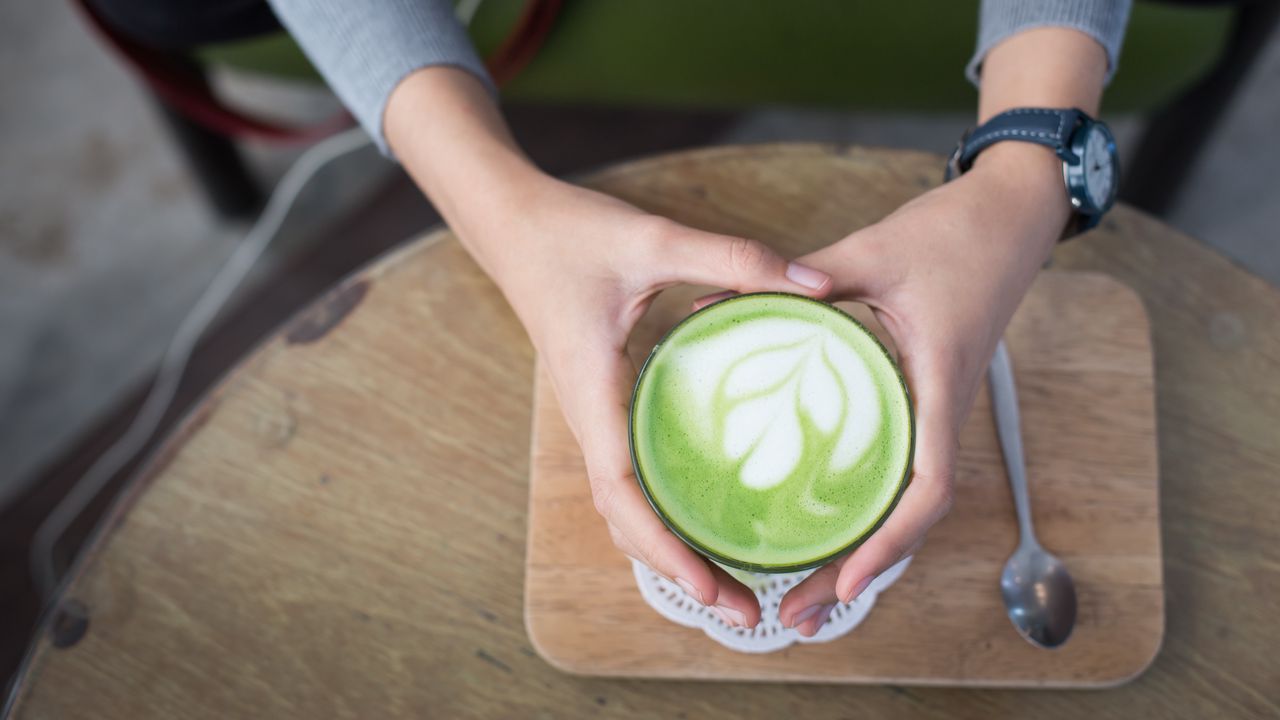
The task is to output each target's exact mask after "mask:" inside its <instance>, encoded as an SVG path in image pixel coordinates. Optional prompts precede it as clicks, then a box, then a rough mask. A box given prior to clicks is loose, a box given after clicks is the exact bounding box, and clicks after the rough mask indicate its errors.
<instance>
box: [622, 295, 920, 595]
mask: <svg viewBox="0 0 1280 720" xmlns="http://www.w3.org/2000/svg"><path fill="white" fill-rule="evenodd" d="M752 297H783V298H788V299H795V300H804V301H806V302H810V303H814V304H816V305H820V306H822V307H823V308H826V309H828V310H833V311H835V312H836V313H839V314H840V315H841V316H843V317H844V318H845V319H846V320H848V321H849V322H851V323H853V324H854V325H856V326H857V327H858V329H860V330H861V331H862V332H863V333H865V334H866V335H867V337H869V338H871V341H872V342H873V343H875V346H876V347H877V348H878V349H879V350H880V353H881V354H882V355H884V358H885V359H886V360H888V361H889V366H890V367H892V368H893V371H894V374H895V375H896V376H897V378H898V386H899V388H901V390H902V394H903V397H904V398H906V401H907V462H906V465H905V466H903V470H902V477H900V478H898V481H897V483H898V491H897V492H896V493H895V494H894V496H893V499H892V500H890V501H889V504H888V505H886V506H885V509H884V511H883V512H882V513H881V514H880V516H879V517H878V518H877V519H876V522H875V523H874V524H872V526H871V527H870V528H868V529H867V530H866V532H864V533H862V534H861V535H859V536H858V537H856V538H854V539H853V540H851V541H850V542H849V543H848V544H846V545H844V546H843V547H841V548H839V549H838V550H835V551H833V552H831V553H828V554H826V555H824V556H822V557H819V558H816V559H813V560H806V561H804V562H800V563H792V564H787V565H768V564H761V563H751V562H747V561H744V560H738V559H736V558H731V557H728V556H725V555H723V554H721V553H718V552H716V551H715V550H712V549H711V548H709V547H706V546H705V545H703V544H702V543H700V542H698V541H697V540H696V539H695V538H694V537H693V536H692V535H690V534H689V533H687V532H685V530H684V529H683V528H681V527H680V525H679V524H678V523H676V522H675V521H674V520H672V519H671V518H670V517H668V516H667V513H666V512H664V511H663V509H662V507H661V505H660V504H659V503H658V501H657V499H656V498H654V495H653V492H652V491H651V490H650V489H649V483H648V482H647V481H646V480H645V478H644V472H643V471H642V470H641V469H640V459H639V457H637V454H636V399H637V398H638V397H639V394H640V383H641V381H642V380H643V379H644V376H645V372H646V371H648V369H649V364H650V363H651V362H653V359H654V357H655V356H657V354H658V352H659V351H660V350H661V349H662V347H663V346H664V345H665V344H666V343H667V341H668V340H670V339H671V337H672V336H673V335H674V334H675V333H676V332H677V331H679V330H680V328H681V327H683V326H684V325H685V323H688V322H689V321H690V320H692V319H693V318H695V317H697V316H699V315H701V314H703V313H705V312H707V311H709V310H710V309H711V308H714V307H718V306H720V305H723V304H725V303H731V302H734V301H737V300H742V299H743V298H752ZM627 445H628V450H629V452H630V454H631V468H632V471H633V472H634V473H635V476H636V481H637V482H638V483H639V485H640V491H641V492H642V493H644V497H645V500H647V501H648V502H649V507H651V508H653V511H654V513H655V514H657V516H658V519H660V520H661V521H662V524H663V525H665V526H666V527H667V529H668V530H670V531H671V532H673V533H675V535H676V537H678V538H680V540H681V542H683V543H684V544H686V545H688V546H689V547H691V548H693V550H694V551H695V552H697V553H699V554H700V555H703V556H704V557H707V558H709V559H710V560H712V561H714V562H716V563H719V564H721V565H724V566H727V567H730V568H734V569H736V570H745V571H747V572H754V573H771V574H772V573H788V572H800V571H803V570H811V569H813V568H817V567H821V566H823V565H826V564H827V563H829V562H831V561H832V560H834V559H836V558H838V557H840V556H842V555H845V554H847V553H850V552H852V551H854V550H856V549H857V548H858V547H859V546H860V545H862V544H863V543H864V542H866V541H867V539H868V538H870V537H871V536H872V535H874V534H875V532H876V531H877V530H879V529H880V528H881V526H883V525H884V523H885V521H886V520H888V519H889V516H890V515H892V514H893V511H894V509H895V508H896V507H897V506H898V502H899V501H900V500H901V499H902V495H903V493H905V492H906V490H907V487H908V486H909V485H910V484H911V471H912V467H913V466H914V464H915V446H916V419H915V405H914V403H913V402H912V397H911V390H910V388H908V387H907V381H906V378H905V377H903V375H902V368H901V367H899V366H898V363H897V362H896V361H895V360H894V359H893V356H892V355H890V354H889V350H888V348H886V347H885V346H884V343H882V342H880V338H878V337H876V335H875V333H873V332H871V331H870V330H868V329H867V326H865V325H863V324H862V323H861V322H859V321H858V319H857V318H855V317H854V316H852V315H850V314H849V313H847V312H845V311H844V310H842V309H840V308H839V307H836V306H835V305H834V304H833V303H829V302H826V301H825V300H818V299H816V298H811V297H808V296H805V295H798V294H796V293H789V292H780V291H763V292H750V293H741V294H738V295H731V296H729V297H727V298H723V299H721V300H717V301H716V302H713V303H710V304H708V305H705V306H703V307H701V308H698V309H697V310H695V311H693V312H692V313H689V314H688V315H686V316H685V317H684V318H683V319H681V320H680V322H678V323H676V324H675V325H673V326H672V327H671V329H670V330H667V331H666V332H665V333H663V335H662V338H661V339H659V340H658V342H657V343H655V344H654V346H653V349H651V350H650V351H649V355H648V356H647V357H646V358H645V360H644V363H643V364H642V365H641V366H640V370H639V371H638V372H637V373H636V382H635V385H634V386H633V387H632V389H631V407H630V409H629V410H628V412H627Z"/></svg>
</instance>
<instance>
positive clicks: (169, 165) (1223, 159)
mask: <svg viewBox="0 0 1280 720" xmlns="http://www.w3.org/2000/svg"><path fill="white" fill-rule="evenodd" d="M224 82H228V83H231V84H232V85H234V87H233V88H232V90H233V91H234V92H235V93H236V96H237V97H238V98H241V99H245V100H247V101H248V102H249V103H250V104H254V103H255V102H256V103H257V104H258V105H262V104H263V100H265V99H269V100H270V105H271V106H272V107H280V106H286V107H289V108H292V109H294V110H295V111H296V113H297V114H298V115H299V116H307V117H312V116H316V115H322V114H324V113H325V112H327V111H329V110H331V109H332V108H333V101H332V99H331V98H329V97H328V96H327V95H325V94H323V93H314V92H297V91H295V92H291V93H289V94H288V95H287V96H286V97H284V100H283V101H282V100H281V98H282V95H281V93H285V92H286V91H285V90H282V89H281V88H278V87H275V86H272V85H270V84H266V85H264V84H261V83H253V82H248V81H246V80H244V79H239V80H238V81H237V80H236V79H234V78H232V79H228V80H225V81H224ZM0 95H2V96H3V97H4V98H5V102H4V105H3V109H0V157H3V158H4V162H3V165H2V166H0V506H3V504H4V502H5V499H6V497H7V496H9V495H11V494H12V493H13V492H16V490H17V489H18V488H19V487H20V486H21V485H22V484H23V481H24V479H26V478H30V477H32V476H33V473H34V472H35V471H36V470H37V469H38V468H39V467H41V466H42V465H43V464H45V463H47V462H49V460H50V459H51V458H53V457H56V456H57V454H58V453H59V451H60V450H62V449H63V448H65V447H66V445H67V444H68V443H69V442H70V441H71V440H73V439H74V438H75V437H76V435H77V433H78V432H81V431H82V430H83V429H84V428H85V427H86V426H87V425H88V424H89V423H91V422H92V421H93V420H94V419H95V418H97V417H98V416H99V415H100V413H102V412H103V411H105V410H106V409H108V408H110V407H111V406H112V404H113V402H115V401H116V400H117V399H118V398H119V397H120V396H121V393H122V392H124V391H126V390H127V389H128V388H131V387H133V386H134V385H135V384H136V383H137V382H138V381H139V380H140V379H141V378H143V377H145V375H146V373H147V372H148V371H149V370H150V369H151V368H152V367H153V365H154V363H155V362H156V360H157V358H158V357H159V355H160V353H161V352H162V350H163V348H164V346H165V343H166V342H167V340H168V338H169V336H170V334H171V333H172V332H173V329H174V328H175V327H176V324H177V323H178V321H179V320H180V319H181V317H182V316H183V314H184V312H185V311H186V309H187V308H188V306H189V305H190V304H191V302H193V300H194V299H195V297H196V296H197V295H198V293H199V292H200V291H201V290H202V289H203V288H204V285H205V283H206V282H207V281H208V279H209V278H210V277H211V276H212V274H213V273H214V271H215V270H216V269H217V267H218V265H219V264H220V263H221V262H222V261H223V260H224V259H225V258H226V257H227V256H228V254H229V253H230V251H231V250H232V249H233V248H234V246H235V243H236V241H237V240H238V238H239V237H240V236H241V233H242V232H243V228H242V227H238V226H229V225H225V224H220V223H218V222H217V221H216V220H215V218H214V217H212V215H211V214H210V213H209V211H208V210H207V209H206V208H205V206H204V204H203V202H202V198H201V197H200V196H199V194H198V192H197V189H196V188H195V187H194V186H193V184H192V181H191V180H190V178H189V177H188V175H187V174H186V172H185V170H184V168H183V167H182V165H181V163H180V161H179V159H178V157H177V156H176V154H175V153H174V151H173V147H172V145H171V143H170V141H169V138H168V136H167V135H166V133H165V131H164V128H163V127H162V126H161V125H160V124H159V122H158V120H157V116H156V114H155V113H154V112H153V108H152V107H151V106H150V104H149V100H148V99H147V97H146V96H145V94H144V93H142V92H141V91H140V90H139V88H138V85H137V83H136V82H135V81H134V80H133V78H131V77H130V76H129V75H128V74H127V73H126V72H125V70H124V69H122V67H121V66H120V64H119V63H118V62H117V61H116V59H115V58H114V57H111V56H110V55H109V54H108V53H107V52H105V51H104V50H103V49H102V48H101V46H100V45H99V43H98V42H97V41H96V40H95V39H93V38H91V37H89V36H88V34H87V33H86V29H85V28H84V27H83V24H82V23H81V22H80V19H79V18H78V17H76V16H75V14H74V12H73V10H72V9H71V8H70V7H69V4H68V3H62V2H52V3H16V2H10V3H4V4H0ZM1277 117H1280V42H1277V41H1273V42H1272V44H1271V46H1270V48H1269V50H1268V52H1267V55H1266V57H1265V58H1264V60H1263V62H1262V63H1260V64H1259V66H1258V67H1257V69H1256V71H1255V72H1254V73H1253V75H1252V76H1251V77H1250V78H1249V81H1248V86H1247V87H1246V89H1245V92H1244V94H1243V95H1242V101H1241V102H1240V103H1239V106H1238V107H1235V108H1232V109H1231V111H1230V115H1229V117H1228V118H1227V121H1226V123H1225V124H1224V125H1223V128H1222V132H1221V133H1220V134H1219V136H1218V137H1217V138H1216V140H1215V141H1214V142H1213V143H1212V144H1211V145H1210V147H1209V148H1208V149H1207V152H1206V153H1205V155H1204V156H1203V158H1202V159H1201V162H1200V163H1199V165H1198V167H1197V169H1196V171H1195V177H1194V178H1193V181H1192V182H1191V183H1190V184H1189V186H1188V187H1187V188H1186V191H1185V192H1184V194H1183V196H1182V198H1181V199H1180V202H1179V203H1178V205H1177V209H1176V210H1175V211H1174V212H1173V213H1172V214H1171V216H1170V218H1169V221H1170V222H1171V223H1173V224H1174V225H1176V226H1178V227H1180V228H1182V229H1184V230H1186V231H1187V232H1190V233H1192V234H1194V235H1197V236H1199V237H1201V238H1203V239H1204V240H1206V241H1207V242H1209V243H1211V244H1213V245H1214V246H1216V247H1217V248H1219V249H1220V250H1221V251H1222V252H1224V253H1225V254H1227V255H1228V256H1230V257H1232V258H1234V259H1235V260H1237V261H1238V262H1240V263H1241V264H1243V265H1245V266H1246V267H1249V268H1251V269H1252V270H1253V271H1254V272H1256V273H1258V274H1260V275H1262V276H1264V277H1266V278H1268V279H1269V280H1271V282H1273V283H1277V284H1280V243H1278V242H1277V232H1276V230H1275V228H1276V227H1277V226H1280V175H1278V174H1277V173H1276V172H1275V168H1276V167H1280V143H1276V142H1274V140H1272V139H1271V138H1270V137H1268V134H1269V133H1274V124H1275V118H1277ZM1117 120H1118V121H1119V122H1118V124H1119V125H1120V126H1121V128H1122V130H1123V131H1124V132H1123V133H1122V134H1121V142H1122V143H1123V141H1124V139H1125V138H1126V137H1132V135H1133V133H1134V132H1135V130H1136V128H1137V124H1136V122H1134V121H1133V120H1132V119H1125V118H1119V119H1117ZM967 122H968V119H967V118H966V117H959V116H957V117H949V118H948V117H944V118H923V117H889V118H885V117H879V118H867V117H855V116H850V115H847V114H833V113H817V112H797V111H784V110H768V111H760V112H753V113H749V114H746V115H744V116H743V117H742V118H741V120H740V121H738V122H737V123H736V125H734V126H733V127H732V128H731V129H730V130H729V131H728V132H726V133H725V134H724V136H723V138H722V140H723V141H724V142H752V141H761V140H788V139H818V140H835V141H842V142H857V143H863V144H871V145H888V146H900V147H918V148H924V149H930V150H935V151H938V152H945V151H947V150H949V149H950V147H951V145H952V143H953V142H954V138H955V137H956V136H957V135H958V133H959V132H960V131H961V130H962V129H963V128H964V127H965V126H966V124H967ZM249 149H250V154H251V158H252V161H253V164H254V167H255V168H256V169H257V170H258V171H260V172H261V174H262V176H263V178H264V179H265V180H267V181H273V180H274V179H276V178H278V177H279V176H280V174H281V173H282V172H283V170H284V168H285V167H286V166H287V164H288V163H289V162H290V161H291V160H292V159H293V158H294V157H295V156H296V151H295V150H290V149H279V148H263V147H254V146H250V148H249ZM388 170H389V168H388V167H387V166H386V165H385V164H384V163H383V162H382V161H381V160H380V159H378V158H376V157H375V156H373V155H372V154H366V155H365V156H363V157H359V158H355V159H353V160H352V161H351V162H350V163H348V164H346V165H345V166H344V167H343V168H341V169H338V170H336V171H335V177H330V178H328V179H327V180H325V181H322V182H320V183H319V184H318V187H316V188H313V189H312V190H310V191H309V192H308V195H307V198H306V199H304V202H306V203H307V208H309V209H307V208H304V209H302V210H300V211H299V212H296V213H294V215H293V216H292V221H291V223H290V228H289V231H288V234H289V235H290V236H291V237H297V238H301V237H305V235H306V232H305V230H306V226H307V225H314V224H315V223H317V222H322V221H323V218H324V217H326V216H327V214H332V213H336V212H340V211H341V208H343V207H347V206H349V205H351V204H353V203H358V202H360V200H361V193H360V190H362V189H363V188H368V187H373V186H375V185H376V184H377V183H376V182H373V181H371V180H370V178H376V177H378V176H380V175H382V174H385V173H386V172H388ZM353 188H354V189H355V190H353ZM284 245H285V246H287V245H288V242H286V243H284Z"/></svg>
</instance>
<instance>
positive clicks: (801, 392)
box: [716, 328, 848, 490]
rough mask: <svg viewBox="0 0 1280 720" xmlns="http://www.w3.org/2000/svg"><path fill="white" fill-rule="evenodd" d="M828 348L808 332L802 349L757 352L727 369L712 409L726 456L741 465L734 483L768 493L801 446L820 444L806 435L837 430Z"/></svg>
mask: <svg viewBox="0 0 1280 720" xmlns="http://www.w3.org/2000/svg"><path fill="white" fill-rule="evenodd" d="M820 329H821V328H817V329H816V330H820ZM830 342H833V340H831V339H829V338H827V337H825V335H824V334H823V333H821V332H816V331H815V332H814V333H813V334H812V335H811V336H810V337H809V338H807V339H805V340H804V341H802V342H798V343H795V344H792V345H789V346H786V347H783V348H764V349H761V350H756V351H754V352H751V353H749V354H748V355H746V356H745V357H743V358H741V359H740V360H738V361H737V362H735V363H734V364H733V365H731V366H729V370H728V375H727V377H726V378H725V379H724V381H723V383H722V388H723V395H724V396H725V397H723V398H719V399H718V400H719V402H718V403H716V404H718V405H722V406H723V407H726V408H728V412H727V413H725V414H724V415H723V427H721V428H720V433H721V436H722V437H723V438H724V442H723V445H724V451H725V454H726V455H727V456H728V457H729V458H730V459H732V460H744V462H743V463H742V467H741V469H740V470H739V472H738V478H739V480H740V481H741V482H742V484H743V485H745V486H746V487H749V488H752V489H755V490H767V489H769V488H771V487H773V486H775V485H777V484H778V483H781V482H782V481H784V480H786V479H787V478H788V477H790V476H791V475H792V474H793V473H794V472H795V471H796V468H797V466H798V465H799V464H800V460H801V458H802V457H803V454H804V450H805V448H806V447H809V448H815V447H822V446H823V445H826V444H827V442H825V440H826V438H823V437H810V436H813V435H815V434H816V435H820V436H821V435H831V434H832V433H834V432H837V431H839V430H841V429H842V426H843V424H844V421H845V419H846V416H847V401H846V390H845V387H844V385H843V383H842V382H841V381H840V379H839V378H838V377H837V376H836V371H835V369H834V368H833V366H832V363H831V360H830V358H829V356H828V353H827V349H826V345H827V344H828V343H830ZM801 415H803V416H804V418H805V420H807V422H802V420H801ZM846 454H848V453H846Z"/></svg>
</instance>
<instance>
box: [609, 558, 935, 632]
mask: <svg viewBox="0 0 1280 720" xmlns="http://www.w3.org/2000/svg"><path fill="white" fill-rule="evenodd" d="M910 563H911V558H909V557H908V558H906V559H904V560H902V561H901V562H899V563H898V564H897V565H894V566H893V567H891V568H889V569H888V570H886V571H884V573H882V574H881V575H880V577H878V578H876V579H875V580H874V581H873V582H872V583H871V585H869V586H868V587H867V589H866V590H865V591H864V592H863V593H862V594H861V595H859V596H858V597H857V598H855V599H854V601H853V602H851V603H836V606H835V608H834V609H833V610H832V611H831V618H830V619H829V620H827V622H826V624H824V625H823V626H822V627H821V628H820V629H819V630H818V632H817V634H815V635H814V636H813V637H809V638H807V637H804V636H802V635H801V634H800V633H798V632H796V631H795V630H792V629H791V628H785V627H783V626H782V623H781V621H779V620H778V603H779V602H780V601H781V600H782V596H783V595H784V594H785V593H786V592H787V590H789V589H790V588H791V586H793V585H795V584H796V583H798V582H800V581H801V580H802V579H804V578H805V577H806V576H807V575H808V574H809V573H810V572H812V571H811V570H810V571H804V572H797V573H783V574H777V575H766V574H761V573H744V572H741V571H736V570H730V572H731V573H732V574H733V575H734V577H736V578H738V579H739V580H741V581H742V582H743V583H745V584H746V585H747V587H749V588H751V589H752V590H754V591H755V593H756V597H757V598H758V599H759V600H760V624H759V625H756V626H755V627H754V628H751V629H747V628H735V627H730V626H728V625H726V624H724V622H722V621H721V620H720V619H719V618H717V617H716V616H715V615H714V614H712V613H711V611H710V610H707V608H706V607H704V606H703V605H702V604H701V603H699V602H698V601H697V600H694V599H693V598H691V597H689V595H688V594H686V593H685V591H684V590H681V589H680V586H678V585H676V584H675V583H673V582H670V581H668V580H667V579H665V578H663V577H661V576H659V575H657V574H656V573H654V572H653V571H652V570H650V569H649V568H648V567H647V566H646V565H644V564H643V563H641V562H637V561H635V560H632V569H633V571H634V572H635V576H636V585H637V586H639V588H640V594H641V595H642V596H643V597H644V599H645V602H647V603H649V605H651V606H652V607H653V609H654V610H657V611H658V614H659V615H662V616H663V617H665V618H667V619H668V620H670V621H672V622H674V623H677V624H679V625H684V626H685V627H693V628H702V631H703V632H705V633H706V634H707V635H708V636H709V637H710V638H711V639H712V640H715V641H716V642H718V643H720V644H721V645H724V646H725V647H727V648H729V649H731V650H737V651H738V652H745V653H767V652H774V651H775V650H781V649H782V648H784V647H787V646H788V645H790V644H792V643H796V642H801V643H821V642H829V641H831V640H834V639H836V638H838V637H840V636H842V635H844V634H845V633H847V632H849V631H850V630H852V629H854V628H855V627H857V626H858V623H861V622H862V620H863V618H865V617H866V616H867V613H869V612H871V607H872V606H873V605H875V603H876V595H878V594H879V593H881V592H884V590H885V589H886V588H888V587H889V586H890V585H892V584H893V583H894V582H895V581H897V579H898V578H899V577H901V576H902V573H903V572H904V571H905V570H906V569H907V565H908V564H910Z"/></svg>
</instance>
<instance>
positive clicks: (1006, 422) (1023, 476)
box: [987, 339, 1036, 543]
mask: <svg viewBox="0 0 1280 720" xmlns="http://www.w3.org/2000/svg"><path fill="white" fill-rule="evenodd" d="M987 384H988V385H989V386H990V388H991V408H992V413H993V414H994V415H995V418H996V434H997V435H998V436H999V437H1000V450H1001V452H1002V453H1003V455H1004V466H1005V469H1006V470H1007V471H1008V473H1009V485H1010V487H1011V488H1012V489H1013V506H1014V507H1015V508H1016V509H1017V511H1018V530H1019V531H1020V532H1021V534H1022V542H1023V543H1027V542H1032V543H1034V542H1035V539H1036V534H1035V530H1033V529H1032V527H1031V500H1030V498H1029V497H1028V496H1027V465H1026V461H1025V460H1024V459H1023V457H1022V425H1021V420H1019V419H1018V390H1017V388H1016V387H1015V386H1014V382H1013V365H1012V364H1011V363H1010V362H1009V351H1008V350H1007V349H1006V348H1005V346H1004V340H1003V339H1002V340H1001V341H1000V343H999V344H997V345H996V352H995V354H994V355H993V356H992V357H991V365H990V366H989V367H988V368H987Z"/></svg>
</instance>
